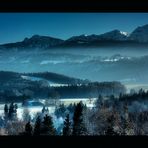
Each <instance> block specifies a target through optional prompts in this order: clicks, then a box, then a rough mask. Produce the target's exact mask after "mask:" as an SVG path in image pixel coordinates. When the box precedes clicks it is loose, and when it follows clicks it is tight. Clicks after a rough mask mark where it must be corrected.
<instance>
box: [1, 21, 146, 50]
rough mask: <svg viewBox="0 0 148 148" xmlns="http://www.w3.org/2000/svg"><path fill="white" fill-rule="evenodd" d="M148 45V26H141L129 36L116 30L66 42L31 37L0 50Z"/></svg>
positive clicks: (44, 37)
mask: <svg viewBox="0 0 148 148" xmlns="http://www.w3.org/2000/svg"><path fill="white" fill-rule="evenodd" d="M110 43H113V44H117V43H119V44H122V43H124V44H133V43H138V44H143V43H146V44H148V24H146V25H143V26H138V27H137V28H136V29H135V30H134V31H133V32H131V33H130V34H129V33H127V32H124V31H120V30H118V29H114V30H112V31H109V32H106V33H103V34H99V35H97V34H91V35H85V34H82V35H79V36H72V37H70V38H68V39H66V40H63V39H60V38H55V37H50V36H42V35H33V36H32V37H30V38H27V37H26V38H25V39H24V40H22V41H20V42H15V43H7V44H1V45H0V48H10V49H11V48H24V49H25V48H44V49H49V48H56V47H57V48H58V47H73V46H85V45H86V46H89V45H91V46H93V45H94V46H95V45H96V46H98V45H102V44H106V45H107V44H109V45H110Z"/></svg>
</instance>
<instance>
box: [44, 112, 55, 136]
mask: <svg viewBox="0 0 148 148" xmlns="http://www.w3.org/2000/svg"><path fill="white" fill-rule="evenodd" d="M42 134H43V135H50V136H53V135H56V129H55V128H54V125H53V121H52V117H51V116H48V115H47V114H46V115H45V117H44V120H43V128H42Z"/></svg>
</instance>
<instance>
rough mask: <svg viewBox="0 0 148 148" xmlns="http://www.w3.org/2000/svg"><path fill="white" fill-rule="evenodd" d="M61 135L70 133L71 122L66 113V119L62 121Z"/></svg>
mask: <svg viewBox="0 0 148 148" xmlns="http://www.w3.org/2000/svg"><path fill="white" fill-rule="evenodd" d="M63 135H64V136H70V135H71V122H70V118H69V114H67V116H66V119H65V121H64V128H63Z"/></svg>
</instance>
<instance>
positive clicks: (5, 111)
mask: <svg viewBox="0 0 148 148" xmlns="http://www.w3.org/2000/svg"><path fill="white" fill-rule="evenodd" d="M4 113H5V114H7V113H8V105H7V104H5V106H4Z"/></svg>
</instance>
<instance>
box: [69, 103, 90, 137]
mask: <svg viewBox="0 0 148 148" xmlns="http://www.w3.org/2000/svg"><path fill="white" fill-rule="evenodd" d="M86 132H87V131H86V128H85V125H84V122H83V106H82V104H81V103H78V104H77V105H76V108H75V111H74V116H73V132H72V135H74V136H78V135H86Z"/></svg>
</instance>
